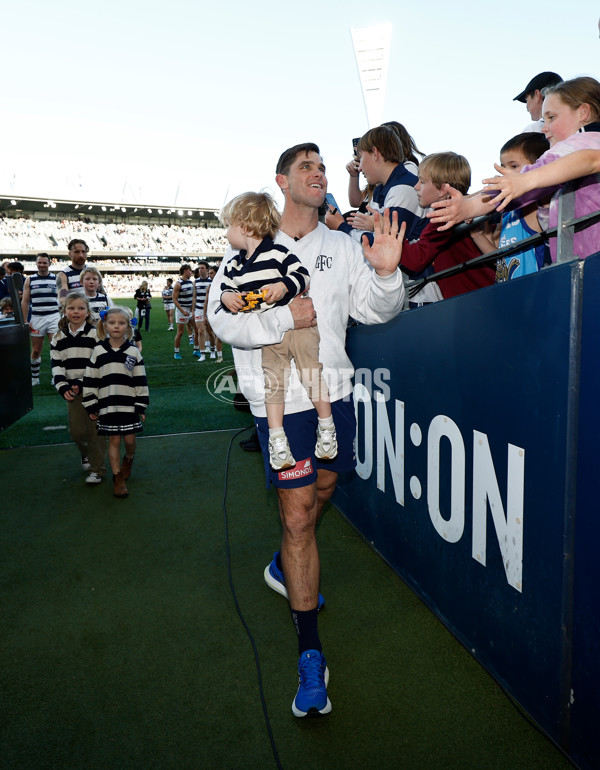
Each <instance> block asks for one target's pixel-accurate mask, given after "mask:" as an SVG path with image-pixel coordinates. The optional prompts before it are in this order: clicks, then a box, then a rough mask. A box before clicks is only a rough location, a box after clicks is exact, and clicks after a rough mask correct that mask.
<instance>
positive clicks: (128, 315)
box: [96, 305, 133, 340]
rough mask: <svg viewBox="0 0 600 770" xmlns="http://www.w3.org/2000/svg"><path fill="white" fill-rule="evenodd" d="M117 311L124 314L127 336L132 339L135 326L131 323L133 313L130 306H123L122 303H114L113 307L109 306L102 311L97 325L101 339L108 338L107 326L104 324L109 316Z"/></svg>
mask: <svg viewBox="0 0 600 770" xmlns="http://www.w3.org/2000/svg"><path fill="white" fill-rule="evenodd" d="M117 313H120V314H121V315H122V316H123V318H124V319H125V320H126V321H127V328H126V329H125V338H126V339H128V340H130V339H131V338H132V337H133V326H132V325H131V319H132V318H133V314H132V312H131V310H130V309H129V308H128V307H123V306H122V305H114V306H113V307H109V308H108V310H106V311H102V314H101V318H100V320H99V321H98V325H97V327H96V329H97V331H98V339H101V340H105V339H106V328H105V326H104V324H105V322H106V320H107V318H108V317H109V316H111V315H115V314H117Z"/></svg>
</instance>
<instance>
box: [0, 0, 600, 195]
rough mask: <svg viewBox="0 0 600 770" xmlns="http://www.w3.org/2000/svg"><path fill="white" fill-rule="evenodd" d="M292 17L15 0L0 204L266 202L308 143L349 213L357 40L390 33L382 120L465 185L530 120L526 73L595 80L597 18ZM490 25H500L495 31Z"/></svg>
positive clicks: (385, 7)
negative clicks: (293, 155) (386, 25)
mask: <svg viewBox="0 0 600 770" xmlns="http://www.w3.org/2000/svg"><path fill="white" fill-rule="evenodd" d="M405 5H407V4H405V3H400V2H398V0H396V1H395V2H387V1H384V2H379V3H378V4H377V6H376V10H374V5H372V4H366V3H364V1H363V2H355V1H354V0H349V1H348V2H344V3H339V4H338V3H334V4H332V3H329V4H327V3H323V2H319V3H317V2H314V0H307V1H306V2H304V3H302V4H299V5H297V6H295V5H291V4H283V3H281V2H278V1H274V0H265V1H264V2H261V0H258V1H257V2H255V3H253V4H250V3H247V2H239V1H238V0H232V1H231V2H228V3H211V4H210V6H207V4H205V3H191V2H189V0H186V1H185V2H184V1H183V0H171V2H169V3H165V2H160V3H158V2H154V0H145V1H144V2H142V1H140V0H120V1H119V2H117V1H116V0H103V2H94V3H92V2H86V0H80V1H79V2H75V0H55V2H53V3H47V2H45V0H44V1H43V2H42V1H40V0H20V2H18V3H16V2H15V3H12V4H11V5H10V6H8V7H5V8H4V9H3V18H2V29H3V42H4V45H3V58H4V61H5V73H6V74H5V78H4V83H3V89H2V90H3V99H2V107H1V108H0V109H1V111H2V137H3V141H2V142H0V194H11V195H12V194H14V195H16V196H18V195H40V196H48V197H50V198H52V197H56V198H60V197H73V198H79V197H82V198H86V199H92V200H106V201H109V202H121V201H123V202H128V203H134V202H137V203H153V204H162V205H173V204H174V203H175V200H177V204H178V205H183V206H186V205H187V206H199V207H202V206H206V207H217V208H218V207H220V206H221V205H222V204H223V203H224V201H225V199H226V198H230V197H232V196H233V195H235V194H237V193H239V192H243V191H244V190H248V189H265V188H266V189H271V190H272V191H275V185H274V167H275V164H276V161H277V158H278V156H279V154H280V152H281V151H282V150H283V149H285V148H286V147H289V146H291V145H293V144H296V143H297V142H302V141H315V142H317V144H319V145H320V147H321V150H322V153H323V157H324V159H325V163H326V165H327V170H328V177H329V189H330V191H331V192H332V193H333V194H334V195H335V197H336V199H337V200H338V202H339V203H340V204H341V205H342V207H343V208H344V207H345V206H344V204H345V202H346V189H347V173H346V171H345V164H346V162H347V161H348V160H349V158H350V155H351V140H352V137H354V136H360V135H361V134H362V133H364V132H365V131H366V130H367V128H368V125H367V119H366V112H365V109H364V105H363V100H362V95H361V91H360V83H359V78H358V73H357V69H356V65H355V61H354V53H353V49H352V41H351V36H350V28H351V27H365V26H370V25H372V24H377V23H381V22H384V21H389V22H391V23H392V25H393V33H392V43H391V55H390V70H389V74H388V84H387V96H386V107H385V113H384V119H386V120H398V121H400V122H402V123H404V125H405V126H406V127H407V129H408V130H409V132H410V133H411V134H412V135H413V137H414V138H415V140H416V142H417V144H418V146H419V147H420V149H421V150H423V151H424V152H426V153H429V152H439V151H443V150H454V151H456V152H460V153H462V154H464V155H465V156H466V157H467V158H468V159H469V161H470V162H471V165H472V167H473V185H474V189H475V188H476V187H478V186H479V182H480V181H481V179H482V178H483V177H484V176H486V175H488V174H490V173H492V172H493V167H492V164H493V162H494V161H495V160H496V159H497V155H498V150H499V148H500V146H501V145H502V144H503V143H504V142H505V141H506V140H507V139H509V138H510V137H511V136H513V135H514V134H517V133H519V132H520V131H521V129H522V128H523V127H524V126H525V125H526V124H527V123H528V122H529V120H528V115H527V112H526V111H525V107H524V105H522V104H520V103H518V102H513V101H512V99H513V97H514V96H515V94H517V93H518V92H519V91H521V90H522V89H523V88H524V86H525V85H526V83H527V81H528V80H529V79H530V78H531V77H532V76H533V75H535V74H536V73H538V72H541V71H543V70H554V71H556V72H559V73H560V74H561V75H562V76H563V77H564V78H568V77H575V76H577V75H584V74H585V75H592V76H594V77H600V40H599V39H598V28H597V22H598V16H599V15H600V8H599V7H598V6H597V4H596V3H592V2H591V0H583V1H580V2H577V3H573V4H571V5H570V6H568V7H571V8H574V9H576V11H575V12H574V13H573V14H572V15H569V14H568V13H567V12H566V11H565V4H563V3H557V2H546V3H544V4H543V5H539V6H537V7H536V8H535V9H534V8H533V7H532V4H530V3H524V2H523V1H522V0H520V2H515V1H514V0H505V1H504V2H503V3H501V4H492V5H488V6H486V7H483V6H476V5H473V4H472V3H471V2H468V3H467V2H462V0H455V1H454V2H448V0H444V1H443V2H439V1H438V0H434V1H433V2H428V3H411V4H410V6H411V7H403V6H405ZM494 17H495V20H494Z"/></svg>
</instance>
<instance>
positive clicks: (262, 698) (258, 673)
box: [223, 425, 283, 770]
mask: <svg viewBox="0 0 600 770" xmlns="http://www.w3.org/2000/svg"><path fill="white" fill-rule="evenodd" d="M250 428H254V425H251V426H250ZM250 428H242V430H238V431H237V433H234V434H233V436H232V437H231V441H230V442H229V446H228V447H227V458H226V460H225V483H224V488H223V518H224V524H225V552H226V558H227V576H228V578H229V588H230V590H231V595H232V597H233V602H234V604H235V609H236V611H237V614H238V617H239V619H240V620H241V622H242V625H243V626H244V628H245V629H246V634H247V635H248V638H249V639H250V644H251V645H252V650H253V651H254V662H255V665H256V676H257V679H258V692H259V695H260V702H261V705H262V710H263V715H264V718H265V725H266V728H267V733H268V734H269V741H270V743H271V750H272V751H273V757H274V759H275V762H276V764H277V767H278V768H279V769H280V770H283V765H282V764H281V761H280V759H279V754H278V753H277V746H276V745H275V739H274V737H273V731H272V730H271V720H270V719H269V713H268V711H267V704H266V701H265V695H264V692H263V685H262V673H261V670H260V661H259V659H258V650H257V649H256V642H255V641H254V637H253V636H252V632H251V631H250V628H249V627H248V624H247V623H246V620H245V618H244V616H243V614H242V610H241V609H240V605H239V602H238V599H237V594H236V592H235V587H234V585H233V576H232V574H231V551H230V548H229V522H228V518H227V485H228V476H229V459H230V457H231V447H232V445H233V442H234V440H235V439H236V438H237V437H238V436H239V435H240V433H243V432H244V431H246V430H250Z"/></svg>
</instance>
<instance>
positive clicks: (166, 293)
mask: <svg viewBox="0 0 600 770" xmlns="http://www.w3.org/2000/svg"><path fill="white" fill-rule="evenodd" d="M161 295H162V301H163V307H164V309H165V313H166V314H167V321H168V322H169V327H168V329H167V331H168V332H172V331H173V313H174V311H175V305H174V304H173V279H172V278H167V283H166V286H165V288H164V289H163V290H162V292H161Z"/></svg>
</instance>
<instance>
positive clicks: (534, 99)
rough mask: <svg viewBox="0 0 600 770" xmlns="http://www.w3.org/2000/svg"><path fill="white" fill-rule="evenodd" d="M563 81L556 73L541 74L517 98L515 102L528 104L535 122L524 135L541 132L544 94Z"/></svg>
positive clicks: (529, 111)
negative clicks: (547, 89)
mask: <svg viewBox="0 0 600 770" xmlns="http://www.w3.org/2000/svg"><path fill="white" fill-rule="evenodd" d="M562 80H563V79H562V78H561V76H560V75H557V74H556V72H540V74H539V75H536V76H535V77H534V78H531V80H530V81H529V83H527V85H526V86H525V88H524V89H523V90H522V91H521V93H520V94H517V95H516V96H515V98H514V99H513V102H523V104H526V105H527V112H528V113H529V114H530V115H531V120H533V123H530V124H529V125H528V126H526V127H525V128H524V129H523V132H522V133H526V132H529V131H540V132H541V130H542V125H543V121H542V120H541V117H542V104H543V102H544V95H543V93H542V92H543V90H544V89H545V88H548V87H549V86H555V85H557V83H562Z"/></svg>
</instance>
